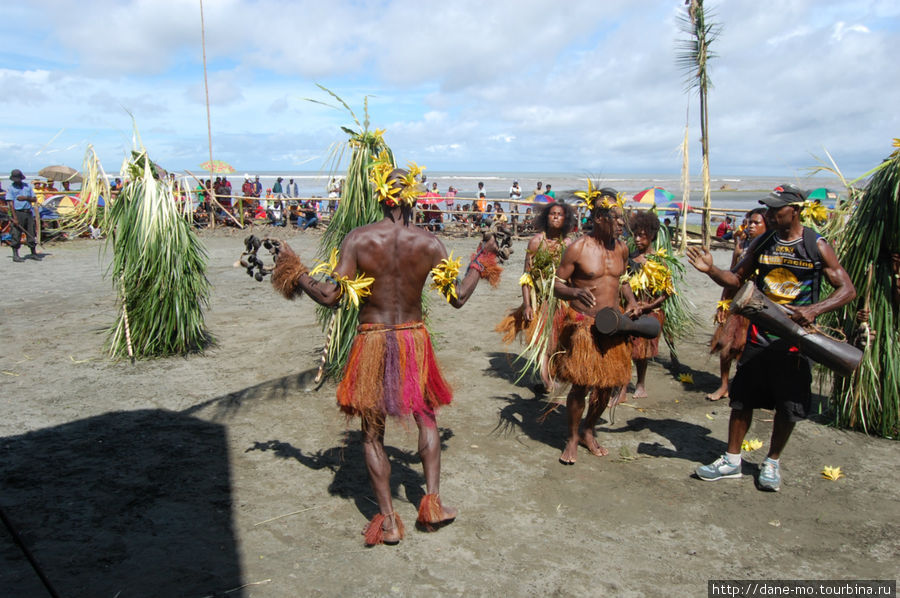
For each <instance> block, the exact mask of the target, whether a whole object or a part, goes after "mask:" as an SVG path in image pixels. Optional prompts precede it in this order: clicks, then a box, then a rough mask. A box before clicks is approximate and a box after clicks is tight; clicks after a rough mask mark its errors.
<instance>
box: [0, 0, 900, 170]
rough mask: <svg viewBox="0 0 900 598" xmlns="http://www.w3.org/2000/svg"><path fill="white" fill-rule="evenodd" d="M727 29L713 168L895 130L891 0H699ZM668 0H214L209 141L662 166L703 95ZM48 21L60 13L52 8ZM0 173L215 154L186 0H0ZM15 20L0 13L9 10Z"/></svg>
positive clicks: (405, 155)
mask: <svg viewBox="0 0 900 598" xmlns="http://www.w3.org/2000/svg"><path fill="white" fill-rule="evenodd" d="M707 6H708V7H709V8H711V9H713V11H714V12H715V15H716V21H717V22H719V23H720V24H721V25H722V33H721V36H720V38H719V39H718V40H717V42H716V44H715V46H714V47H713V49H714V50H715V51H716V53H717V54H718V57H717V58H716V59H715V60H714V61H713V62H712V63H711V67H710V74H711V79H712V82H713V84H714V88H713V89H712V90H711V91H710V100H709V105H710V139H711V148H710V153H711V169H712V172H713V174H714V175H720V176H721V175H727V174H737V175H748V176H749V175H780V174H785V175H793V174H796V173H797V172H799V171H801V170H803V169H804V168H806V167H809V166H812V165H814V164H815V160H814V158H813V155H817V156H824V152H825V150H826V149H827V150H828V151H829V152H830V153H831V154H832V155H833V156H834V158H835V160H836V161H837V163H838V165H839V166H840V167H841V168H842V169H843V170H844V171H845V173H846V174H848V175H855V174H860V173H862V172H863V171H865V170H868V169H869V168H871V167H872V166H875V165H876V164H877V163H878V162H879V161H880V160H881V159H882V158H883V157H885V156H886V155H887V154H889V153H890V151H891V147H890V146H891V139H892V138H893V137H898V136H900V110H898V109H897V107H898V106H900V82H898V81H900V78H898V77H897V66H896V62H897V57H898V56H900V32H898V29H900V3H898V2H896V1H895V0H880V1H879V0H874V1H869V2H859V1H858V0H846V1H844V0H778V1H775V0H762V1H752V2H751V1H744V0H731V1H728V2H725V1H718V2H717V1H714V0H707ZM683 10H684V7H683V2H682V1H681V0H668V1H651V0H603V1H600V0H587V1H581V0H568V1H565V2H560V1H551V0H546V1H530V0H517V1H512V0H494V1H492V2H484V1H480V2H475V1H470V0H458V1H456V0H454V1H452V2H447V1H446V0H444V1H443V2H432V1H421V0H420V1H405V0H404V1H387V0H383V1H375V0H332V1H331V2H321V1H315V2H313V1H305V0H301V1H297V2H285V1H281V2H274V1H268V0H255V1H246V0H207V1H206V2H205V3H204V16H205V22H206V52H207V60H208V67H209V86H210V92H209V93H210V101H211V113H212V135H213V152H214V156H215V157H216V158H217V159H223V160H226V161H228V162H229V163H231V164H233V165H234V166H235V167H236V168H237V169H238V170H239V171H254V170H279V171H291V170H317V169H319V168H321V167H322V166H323V163H324V162H325V158H326V156H327V155H328V149H329V147H330V145H331V144H332V143H335V142H339V141H342V140H343V139H344V138H345V136H344V135H343V134H342V133H341V131H340V130H339V126H341V125H348V126H349V125H352V121H351V119H350V117H349V115H348V114H347V113H346V112H343V111H339V110H333V109H329V108H326V107H323V106H321V105H317V104H314V103H311V102H308V101H306V98H315V99H318V100H322V101H328V100H329V98H328V96H327V95H326V94H325V93H324V92H322V91H321V90H319V89H318V88H317V87H316V83H320V84H322V85H324V86H326V87H328V88H329V89H332V90H333V91H335V92H336V93H337V94H338V95H340V96H341V97H342V98H343V99H344V100H346V101H347V102H348V103H349V104H350V105H351V106H352V107H353V108H354V110H356V111H357V114H358V115H359V116H360V117H361V116H362V104H363V97H364V96H366V95H368V96H370V97H369V114H370V117H371V120H372V125H373V126H374V127H377V128H385V129H387V133H386V135H385V138H386V139H387V141H388V143H389V144H390V145H391V146H392V148H393V149H394V151H395V154H396V155H397V157H398V158H399V159H400V160H401V161H406V160H415V161H416V162H419V163H421V164H425V165H427V166H428V168H429V170H431V171H475V172H478V171H484V172H487V171H512V172H538V173H539V172H591V173H676V172H678V171H679V170H680V167H681V157H680V154H679V151H678V150H679V147H680V145H681V141H682V138H683V135H684V125H685V118H686V114H687V109H688V105H689V104H690V127H691V128H690V137H691V163H692V171H693V172H694V173H695V174H696V173H698V172H699V165H700V156H699V152H700V148H699V125H698V122H697V118H696V117H697V113H698V110H699V103H698V101H697V97H696V95H690V96H689V95H687V94H686V93H685V92H684V84H683V82H684V73H683V72H681V71H680V70H679V69H678V67H677V65H676V63H675V53H676V47H675V45H676V40H678V39H679V38H680V37H681V36H682V34H681V33H680V31H679V28H678V23H677V15H678V14H679V13H680V12H682V11H683ZM48 15H54V16H53V17H52V18H50V17H48ZM0 17H2V18H3V21H4V22H5V23H7V24H8V26H7V27H6V28H5V32H4V35H3V36H2V42H0V59H2V60H0V88H2V89H3V90H4V93H3V95H2V100H0V108H2V109H0V169H2V170H3V171H8V170H10V169H12V168H22V169H23V170H26V171H35V170H37V169H39V168H41V167H42V166H45V165H47V164H52V163H65V164H69V165H72V166H75V167H79V166H80V164H81V161H82V158H83V156H84V152H85V148H86V146H87V144H88V143H91V144H93V145H94V147H95V148H96V149H97V152H98V154H99V155H100V157H101V158H102V159H103V161H104V166H105V167H106V168H107V170H110V171H116V170H118V167H119V164H120V163H121V161H122V158H123V157H124V155H125V152H126V151H127V150H128V149H129V148H130V146H131V144H132V134H131V119H130V117H129V116H128V113H127V112H126V110H127V111H129V112H131V113H132V114H134V116H135V119H136V121H137V123H138V126H139V128H140V133H141V136H142V139H143V142H144V144H145V145H146V146H147V148H148V149H149V150H150V153H151V156H152V157H153V158H154V159H155V160H157V161H158V162H160V163H161V164H163V165H164V166H165V167H167V168H170V169H173V170H179V169H184V168H188V169H195V168H196V166H197V165H198V164H199V163H201V162H203V161H205V160H206V159H208V156H209V150H208V145H207V125H206V107H205V102H204V89H203V71H202V62H201V56H202V54H201V45H200V8H199V2H198V1H197V0H136V1H132V2H128V1H120V2H114V1H106V0H89V1H87V2H85V3H82V4H76V3H72V2H69V1H62V0H55V1H50V0H30V1H29V2H21V3H4V4H3V6H2V8H0ZM13 23H15V24H17V26H15V27H13V26H10V25H11V24H13Z"/></svg>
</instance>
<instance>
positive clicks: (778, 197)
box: [759, 185, 806, 208]
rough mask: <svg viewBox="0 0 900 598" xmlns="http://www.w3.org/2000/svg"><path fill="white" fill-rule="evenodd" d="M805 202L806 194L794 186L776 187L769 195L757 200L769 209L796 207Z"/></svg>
mask: <svg viewBox="0 0 900 598" xmlns="http://www.w3.org/2000/svg"><path fill="white" fill-rule="evenodd" d="M805 201H806V192H805V191H803V189H800V188H799V187H795V186H794V185H778V186H777V187H775V188H774V189H773V190H772V192H771V193H769V194H768V195H766V196H765V197H763V198H762V199H761V200H759V203H761V204H763V205H765V206H768V207H770V208H783V207H784V206H793V205H798V204H801V203H803V202H805Z"/></svg>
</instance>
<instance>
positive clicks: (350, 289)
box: [309, 248, 375, 309]
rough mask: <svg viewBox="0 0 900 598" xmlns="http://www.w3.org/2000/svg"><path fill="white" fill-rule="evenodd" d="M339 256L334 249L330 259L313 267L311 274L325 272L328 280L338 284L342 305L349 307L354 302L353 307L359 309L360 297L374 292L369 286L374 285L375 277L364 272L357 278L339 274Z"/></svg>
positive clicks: (344, 307)
mask: <svg viewBox="0 0 900 598" xmlns="http://www.w3.org/2000/svg"><path fill="white" fill-rule="evenodd" d="M338 257H339V253H338V250H337V249H336V248H335V249H332V250H331V254H330V255H329V256H328V260H327V261H324V262H322V263H320V264H319V265H318V266H316V267H315V268H313V269H312V271H311V272H310V273H309V274H310V276H315V275H316V274H324V275H325V279H326V280H328V281H329V282H332V283H334V284H336V285H337V286H338V297H340V298H341V304H342V305H341V307H342V308H343V309H349V308H350V305H351V304H352V305H353V307H355V308H357V309H358V308H359V301H360V299H363V298H365V297H368V296H369V295H371V294H372V290H371V289H370V288H369V287H371V286H372V283H374V282H375V279H374V278H373V277H371V276H365V275H364V274H357V275H356V277H355V278H350V277H349V276H340V275H338V274H337V273H335V271H334V270H335V268H337V265H338Z"/></svg>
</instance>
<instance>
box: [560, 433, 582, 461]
mask: <svg viewBox="0 0 900 598" xmlns="http://www.w3.org/2000/svg"><path fill="white" fill-rule="evenodd" d="M577 457H578V439H577V438H575V439H571V438H570V439H569V440H568V441H567V442H566V448H564V449H563V452H562V454H561V455H560V456H559V462H560V463H562V464H563V465H575V460H576V458H577Z"/></svg>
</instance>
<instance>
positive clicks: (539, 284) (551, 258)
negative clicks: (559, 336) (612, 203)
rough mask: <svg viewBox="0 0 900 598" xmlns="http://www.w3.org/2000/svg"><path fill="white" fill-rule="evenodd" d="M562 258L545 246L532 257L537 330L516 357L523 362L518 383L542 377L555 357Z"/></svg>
mask: <svg viewBox="0 0 900 598" xmlns="http://www.w3.org/2000/svg"><path fill="white" fill-rule="evenodd" d="M561 257H562V254H561V252H557V251H551V250H549V249H547V248H545V247H544V246H543V245H542V246H540V247H539V248H538V250H537V251H536V252H535V253H534V254H533V255H532V257H531V271H530V272H529V278H530V280H531V289H530V292H531V305H532V306H534V322H533V324H532V325H531V326H530V329H531V330H532V331H533V332H532V333H531V337H530V338H529V339H528V344H527V345H526V346H525V348H524V349H523V350H522V352H521V353H519V355H518V356H517V357H516V360H517V361H522V367H521V368H520V369H519V377H518V378H517V379H516V382H519V381H520V380H521V379H522V378H524V377H526V376H528V375H535V376H540V374H541V368H542V367H544V364H546V363H547V362H548V361H549V359H550V358H551V355H550V351H551V350H552V349H553V348H554V347H553V321H554V318H555V317H556V310H557V308H558V307H559V299H557V297H556V295H555V294H554V292H553V285H554V283H555V281H556V267H557V266H558V265H559V261H560V259H561Z"/></svg>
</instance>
